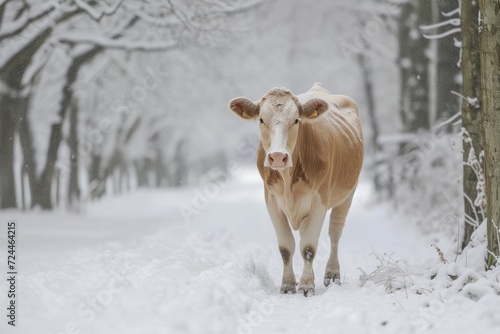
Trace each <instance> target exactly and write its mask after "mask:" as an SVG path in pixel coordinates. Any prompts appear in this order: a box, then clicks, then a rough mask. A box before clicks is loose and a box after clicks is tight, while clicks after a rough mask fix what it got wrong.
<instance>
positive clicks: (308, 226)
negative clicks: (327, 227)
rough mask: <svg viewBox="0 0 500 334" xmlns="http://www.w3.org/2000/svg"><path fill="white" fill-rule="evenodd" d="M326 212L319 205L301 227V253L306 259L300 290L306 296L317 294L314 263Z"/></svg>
mask: <svg viewBox="0 0 500 334" xmlns="http://www.w3.org/2000/svg"><path fill="white" fill-rule="evenodd" d="M325 214H326V208H325V207H323V206H321V205H318V206H317V207H316V208H314V209H313V211H312V212H311V214H310V216H309V218H308V219H307V220H306V221H304V222H303V223H302V225H301V226H300V228H299V233H300V253H301V255H302V258H303V260H304V270H303V272H302V276H301V277H300V284H299V291H300V292H302V294H303V295H304V296H306V297H307V296H313V295H314V294H315V292H314V271H313V267H312V265H313V260H314V257H315V256H316V251H317V249H318V240H319V235H320V233H321V227H322V226H323V220H324V219H325Z"/></svg>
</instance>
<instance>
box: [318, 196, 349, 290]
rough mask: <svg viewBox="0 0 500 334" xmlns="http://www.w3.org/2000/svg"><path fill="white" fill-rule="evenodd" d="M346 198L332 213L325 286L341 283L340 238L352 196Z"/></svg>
mask: <svg viewBox="0 0 500 334" xmlns="http://www.w3.org/2000/svg"><path fill="white" fill-rule="evenodd" d="M353 195H354V193H353V194H351V196H350V197H348V198H347V199H346V201H345V202H343V203H342V204H341V205H339V206H338V207H336V208H333V210H332V213H331V214H330V226H329V229H328V234H329V236H330V241H331V249H330V258H329V259H328V263H327V264H326V270H325V278H324V280H323V282H324V284H325V286H329V285H330V284H331V283H332V282H333V283H336V284H340V265H339V255H338V252H339V240H340V236H341V235H342V230H343V229H344V225H345V218H346V216H347V213H348V212H349V208H350V207H351V202H352V197H353Z"/></svg>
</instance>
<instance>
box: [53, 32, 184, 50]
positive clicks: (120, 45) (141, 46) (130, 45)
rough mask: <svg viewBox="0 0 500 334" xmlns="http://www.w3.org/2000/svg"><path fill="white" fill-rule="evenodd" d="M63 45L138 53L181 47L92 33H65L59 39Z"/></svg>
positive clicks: (176, 44) (175, 44) (174, 43)
mask: <svg viewBox="0 0 500 334" xmlns="http://www.w3.org/2000/svg"><path fill="white" fill-rule="evenodd" d="M58 40H59V42H61V43H68V44H79V43H88V44H92V45H96V46H101V47H104V48H108V49H121V50H136V51H166V50H171V49H175V48H178V47H179V44H178V43H177V42H170V43H165V42H161V41H140V40H139V41H132V40H126V39H123V38H122V39H118V38H109V37H106V36H96V35H95V34H92V33H87V34H83V33H76V32H75V33H69V32H68V33H65V34H64V35H62V36H60V37H59V38H58Z"/></svg>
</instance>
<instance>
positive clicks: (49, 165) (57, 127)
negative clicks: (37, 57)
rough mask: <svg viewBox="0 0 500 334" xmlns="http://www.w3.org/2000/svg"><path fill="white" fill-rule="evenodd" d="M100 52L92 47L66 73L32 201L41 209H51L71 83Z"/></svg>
mask: <svg viewBox="0 0 500 334" xmlns="http://www.w3.org/2000/svg"><path fill="white" fill-rule="evenodd" d="M100 50H101V48H100V47H94V48H92V49H91V50H89V51H87V52H85V53H83V54H81V55H80V56H77V57H75V58H74V59H73V60H72V62H71V65H70V66H69V68H68V70H67V71H66V78H65V80H66V82H65V83H64V87H63V93H62V99H61V103H60V107H59V113H58V114H59V121H58V122H57V123H54V124H52V128H51V132H50V139H49V148H48V150H47V159H46V163H45V168H44V170H43V172H42V174H41V175H40V179H39V181H38V187H37V192H36V196H35V197H34V199H33V201H34V204H35V205H36V204H39V205H40V207H41V208H42V209H45V210H49V209H52V198H51V192H52V181H53V177H54V171H55V165H56V162H57V156H58V152H59V146H60V144H61V140H62V127H63V124H64V120H65V117H66V114H67V111H68V109H69V107H70V104H71V101H72V99H73V83H74V82H75V81H76V78H77V76H78V71H79V70H80V68H81V67H82V65H84V64H85V63H87V62H89V61H91V60H92V59H93V58H94V57H95V56H96V55H97V54H98V53H99V51H100Z"/></svg>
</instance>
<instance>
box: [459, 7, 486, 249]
mask: <svg viewBox="0 0 500 334" xmlns="http://www.w3.org/2000/svg"><path fill="white" fill-rule="evenodd" d="M478 14H479V4H478V3H477V2H476V1H472V0H464V1H462V8H461V14H460V19H461V29H462V61H461V68H462V78H463V84H462V95H463V96H464V97H465V99H464V100H463V101H462V126H463V132H464V140H463V160H464V165H463V190H464V213H465V226H464V238H463V242H462V249H463V248H465V246H467V245H468V244H469V242H470V238H471V236H472V233H473V232H474V230H475V225H477V224H480V223H482V221H483V220H484V217H483V215H482V212H483V210H481V209H482V207H481V206H482V205H481V206H478V205H476V204H481V203H475V201H476V198H477V194H478V189H477V187H478V181H479V180H480V177H481V175H478V170H477V169H478V168H480V171H479V172H481V170H482V169H483V168H482V166H481V164H479V161H480V160H479V155H480V154H481V152H482V151H483V145H484V140H483V135H482V129H481V62H480V60H481V59H480V54H479V33H478Z"/></svg>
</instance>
